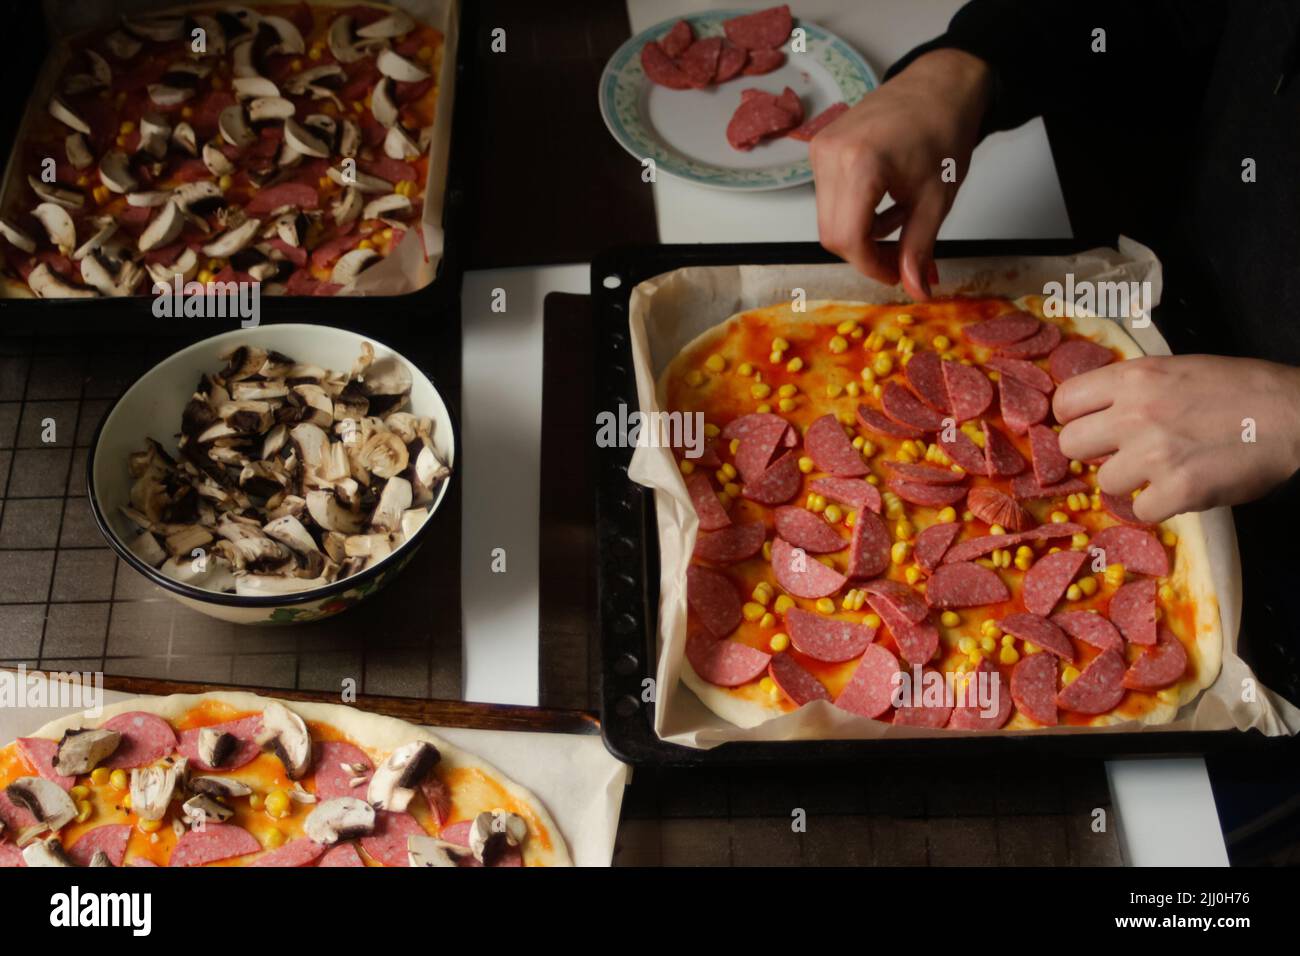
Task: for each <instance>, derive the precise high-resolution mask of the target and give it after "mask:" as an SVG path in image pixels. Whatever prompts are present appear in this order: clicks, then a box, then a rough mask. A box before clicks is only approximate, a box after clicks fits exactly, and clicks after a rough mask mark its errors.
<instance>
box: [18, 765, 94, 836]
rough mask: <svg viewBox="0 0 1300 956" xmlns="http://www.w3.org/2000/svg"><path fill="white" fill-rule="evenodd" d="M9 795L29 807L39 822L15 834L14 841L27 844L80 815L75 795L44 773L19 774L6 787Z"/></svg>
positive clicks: (28, 810) (53, 831)
mask: <svg viewBox="0 0 1300 956" xmlns="http://www.w3.org/2000/svg"><path fill="white" fill-rule="evenodd" d="M5 796H7V797H8V798H9V799H10V800H11V801H13V802H14V803H16V804H17V805H18V806H20V807H22V808H23V809H25V810H26V811H27V812H28V813H30V814H31V815H32V816H33V817H35V818H36V822H35V823H34V824H32V825H31V826H28V827H24V828H22V829H21V830H19V831H18V832H17V833H16V834H14V842H15V843H17V844H18V846H20V847H24V846H27V844H29V843H31V842H32V841H33V840H35V839H36V838H37V837H38V836H40V834H42V833H46V832H49V833H57V832H58V831H59V830H61V829H63V828H64V827H65V826H67V825H68V824H69V823H71V822H72V821H73V820H74V819H76V816H77V807H76V805H75V804H74V803H73V802H72V798H71V797H70V796H68V794H67V793H66V792H65V791H64V789H63V788H62V787H60V786H59V785H58V784H57V783H54V782H53V781H50V780H46V779H45V778H44V777H19V778H18V779H17V780H15V781H14V782H13V783H11V784H9V786H7V787H6V788H5Z"/></svg>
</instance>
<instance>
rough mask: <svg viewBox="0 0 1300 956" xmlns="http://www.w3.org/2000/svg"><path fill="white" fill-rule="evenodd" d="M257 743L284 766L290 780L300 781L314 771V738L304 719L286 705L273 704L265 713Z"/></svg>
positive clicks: (275, 702) (267, 707)
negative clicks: (312, 743) (312, 760)
mask: <svg viewBox="0 0 1300 956" xmlns="http://www.w3.org/2000/svg"><path fill="white" fill-rule="evenodd" d="M257 742H258V743H259V744H261V745H262V747H263V748H265V749H268V750H270V751H271V752H272V753H274V754H275V755H276V756H277V757H279V758H280V763H282V764H284V770H285V773H287V774H288V775H289V779H290V780H301V779H302V778H303V777H305V776H306V775H307V771H308V770H310V769H311V735H310V734H308V733H307V725H306V724H304V723H303V722H302V718H301V717H299V716H298V715H297V714H295V713H293V712H292V711H290V710H289V709H288V708H287V707H285V706H284V705H283V704H281V703H278V702H277V701H271V703H269V704H267V705H266V708H265V709H264V710H263V711H262V729H261V731H260V732H259V733H258V735H257Z"/></svg>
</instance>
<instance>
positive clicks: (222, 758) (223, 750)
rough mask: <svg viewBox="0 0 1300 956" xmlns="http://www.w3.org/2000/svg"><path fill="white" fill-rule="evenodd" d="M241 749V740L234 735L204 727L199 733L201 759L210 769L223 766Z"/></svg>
mask: <svg viewBox="0 0 1300 956" xmlns="http://www.w3.org/2000/svg"><path fill="white" fill-rule="evenodd" d="M238 749H239V738H238V737H236V736H235V735H234V734H232V733H227V732H225V731H221V730H216V729H215V728H213V727H204V728H202V729H201V730H200V731H199V747H198V751H199V759H200V760H201V761H203V762H204V763H205V764H207V765H208V766H209V767H212V768H213V769H216V768H217V767H220V766H222V765H223V764H225V763H226V762H227V761H229V760H230V758H231V757H233V756H234V755H235V751H236V750H238Z"/></svg>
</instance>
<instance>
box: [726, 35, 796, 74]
mask: <svg viewBox="0 0 1300 956" xmlns="http://www.w3.org/2000/svg"><path fill="white" fill-rule="evenodd" d="M783 58H784V57H783ZM748 60H749V54H748V53H746V52H745V51H744V50H742V49H741V48H740V47H738V46H736V45H735V44H734V43H732V42H730V41H729V40H728V41H724V42H723V44H722V52H721V53H719V54H718V75H717V76H715V77H714V78H713V80H714V82H715V83H725V82H727V80H734V79H735V78H736V77H738V76H740V72H741V70H743V69H744V68H745V64H746V63H747V62H748ZM779 65H780V64H778V66H779Z"/></svg>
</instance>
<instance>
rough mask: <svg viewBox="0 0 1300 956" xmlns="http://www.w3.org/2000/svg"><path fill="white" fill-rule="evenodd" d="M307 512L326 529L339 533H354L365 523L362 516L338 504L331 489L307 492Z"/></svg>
mask: <svg viewBox="0 0 1300 956" xmlns="http://www.w3.org/2000/svg"><path fill="white" fill-rule="evenodd" d="M307 513H308V514H310V515H311V520H312V521H314V522H316V524H318V525H319V526H320V527H322V528H324V529H325V530H326V531H337V532H339V533H340V534H356V533H357V532H359V531H360V530H361V529H362V527H363V526H364V524H365V519H364V517H363V516H362V515H359V514H357V513H355V512H353V511H351V510H349V509H348V508H345V507H344V506H343V505H342V504H340V503H339V501H338V499H337V498H336V497H335V495H334V492H332V491H322V490H317V491H309V492H307Z"/></svg>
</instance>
